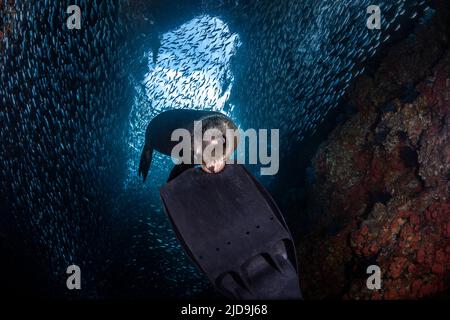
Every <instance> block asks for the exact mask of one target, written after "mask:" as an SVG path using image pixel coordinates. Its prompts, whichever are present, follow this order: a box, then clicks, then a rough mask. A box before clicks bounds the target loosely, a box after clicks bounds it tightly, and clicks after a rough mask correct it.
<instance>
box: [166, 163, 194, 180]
mask: <svg viewBox="0 0 450 320" xmlns="http://www.w3.org/2000/svg"><path fill="white" fill-rule="evenodd" d="M194 166H195V165H193V164H184V163H181V164H177V165H175V167H173V169H172V171H170V174H169V178H168V179H167V182H169V181H171V180H173V179H175V178H176V177H178V176H179V175H180V174H182V173H183V172H184V171H186V170H188V169H190V168H192V167H194Z"/></svg>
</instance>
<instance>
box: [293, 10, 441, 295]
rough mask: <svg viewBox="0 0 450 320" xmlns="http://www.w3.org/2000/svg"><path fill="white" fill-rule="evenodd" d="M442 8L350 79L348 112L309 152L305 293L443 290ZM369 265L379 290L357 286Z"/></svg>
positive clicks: (302, 247) (302, 244)
mask: <svg viewBox="0 0 450 320" xmlns="http://www.w3.org/2000/svg"><path fill="white" fill-rule="evenodd" d="M449 14H450V10H449V7H448V5H446V4H443V5H442V7H441V8H439V10H437V15H436V16H435V17H434V18H433V21H432V22H431V23H430V24H429V25H428V26H427V27H422V28H421V29H419V30H416V32H415V33H414V34H412V35H411V36H410V37H408V38H407V39H405V40H402V41H401V42H400V43H398V44H396V45H395V46H394V47H393V48H391V49H390V50H389V52H388V53H387V54H386V55H384V56H382V57H380V58H379V61H378V63H377V64H376V65H374V66H372V70H373V72H368V73H366V74H365V75H363V76H362V77H360V78H359V79H357V80H356V82H355V84H354V87H353V89H352V90H351V92H352V93H351V95H350V96H349V103H350V104H351V105H353V106H354V107H355V108H357V112H356V114H355V115H353V116H351V117H350V118H349V119H348V120H347V121H346V122H344V123H343V124H341V125H339V126H338V127H337V128H336V129H334V130H333V131H332V132H331V134H330V135H329V137H328V138H327V140H326V141H325V142H324V143H322V144H321V145H320V146H319V148H318V150H317V152H316V153H315V155H314V157H313V159H312V170H313V171H314V178H315V179H314V181H313V182H312V183H311V184H310V185H309V186H308V190H307V192H306V197H307V198H308V199H309V203H308V205H307V209H306V211H305V214H306V215H307V219H308V221H312V225H313V226H312V228H311V230H310V232H307V233H306V234H303V235H302V237H301V238H300V240H299V241H298V243H297V247H298V252H299V261H300V269H301V272H300V274H301V285H302V290H303V292H304V293H305V296H306V297H307V298H312V299H314V298H325V297H343V298H346V299H402V298H403V299H405V298H422V297H430V296H442V295H444V294H448V291H449V289H450V245H449V244H450V239H449V238H450V209H449V176H450V143H449V142H450V141H449V129H450V128H449V115H450V50H449V36H450V27H449V21H448V16H449ZM310 170H311V169H310ZM369 265H378V266H379V267H380V268H381V274H382V286H381V290H374V291H372V290H369V289H367V287H366V279H367V277H368V276H369V275H367V274H366V268H367V267H368V266H369Z"/></svg>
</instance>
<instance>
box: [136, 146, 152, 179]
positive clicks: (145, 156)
mask: <svg viewBox="0 0 450 320" xmlns="http://www.w3.org/2000/svg"><path fill="white" fill-rule="evenodd" d="M152 154H153V147H152V145H151V144H150V143H149V142H146V143H145V145H144V149H143V150H142V153H141V161H140V162H139V176H142V177H143V179H144V180H143V181H144V182H145V179H147V175H148V170H149V169H150V165H151V163H152Z"/></svg>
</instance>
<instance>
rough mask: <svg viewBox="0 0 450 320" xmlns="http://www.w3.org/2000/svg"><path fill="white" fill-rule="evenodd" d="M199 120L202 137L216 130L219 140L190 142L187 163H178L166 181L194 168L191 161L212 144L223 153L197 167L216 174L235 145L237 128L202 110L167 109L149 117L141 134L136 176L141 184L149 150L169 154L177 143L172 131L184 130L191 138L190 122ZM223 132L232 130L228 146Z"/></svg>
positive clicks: (203, 161)
mask: <svg viewBox="0 0 450 320" xmlns="http://www.w3.org/2000/svg"><path fill="white" fill-rule="evenodd" d="M197 121H201V125H202V126H201V130H202V131H201V134H202V137H203V135H204V133H205V132H206V131H207V130H210V129H216V130H218V131H217V132H219V133H221V137H218V136H213V137H211V138H210V139H206V141H202V145H201V147H200V146H194V140H195V139H191V141H192V145H191V148H190V149H191V155H190V159H191V160H192V161H189V163H184V162H182V163H180V164H178V165H176V166H175V168H174V169H173V170H172V172H171V174H170V176H169V180H171V179H173V178H175V177H176V176H178V175H179V174H181V173H182V172H183V171H185V170H187V169H189V168H191V167H193V166H195V159H198V156H199V155H200V153H201V154H202V155H203V150H205V148H207V147H208V145H212V144H218V143H222V144H223V151H224V152H223V154H220V155H213V157H204V156H202V158H201V167H202V169H203V170H204V171H205V172H208V173H218V172H220V171H222V170H223V168H224V167H225V162H226V160H227V159H229V157H230V156H231V154H232V153H233V151H234V150H235V149H236V147H237V144H238V135H237V131H236V130H237V126H236V125H235V123H234V122H233V121H232V120H231V119H230V118H229V117H227V116H226V115H224V114H222V113H220V112H217V111H205V110H187V109H179V110H169V111H164V112H162V113H160V114H158V115H157V116H156V117H155V118H153V119H152V120H151V121H150V123H149V124H148V126H147V130H146V132H145V143H144V147H143V149H142V154H141V160H140V163H139V176H142V177H143V181H144V182H145V180H146V178H147V175H148V171H149V169H150V164H151V162H152V154H153V150H156V151H158V152H160V153H162V154H165V155H169V156H170V155H171V153H172V150H173V148H174V147H175V146H176V145H177V144H179V141H172V139H171V136H172V133H173V132H174V131H175V130H176V129H186V130H188V131H189V133H190V135H191V137H194V123H195V122H197ZM227 130H233V132H234V133H235V135H234V136H233V139H232V143H233V144H232V145H230V144H229V141H227Z"/></svg>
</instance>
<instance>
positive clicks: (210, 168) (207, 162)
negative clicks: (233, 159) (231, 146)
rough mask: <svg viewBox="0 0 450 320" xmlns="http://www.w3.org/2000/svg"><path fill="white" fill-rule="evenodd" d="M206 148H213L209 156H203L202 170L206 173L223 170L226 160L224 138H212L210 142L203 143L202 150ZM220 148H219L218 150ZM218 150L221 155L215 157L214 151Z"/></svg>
mask: <svg viewBox="0 0 450 320" xmlns="http://www.w3.org/2000/svg"><path fill="white" fill-rule="evenodd" d="M208 147H211V148H214V150H212V152H211V155H207V154H204V155H203V161H202V169H203V171H205V172H208V173H219V172H221V171H222V170H223V169H224V168H225V163H226V160H227V155H226V152H225V150H226V140H225V137H223V136H222V137H214V138H212V139H210V140H207V141H206V142H204V149H203V150H205V149H207V148H208ZM218 147H220V148H218ZM217 150H220V151H219V152H221V154H217V155H216V151H217Z"/></svg>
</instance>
